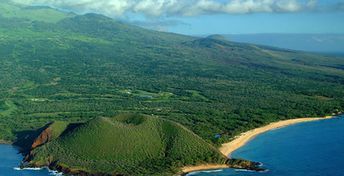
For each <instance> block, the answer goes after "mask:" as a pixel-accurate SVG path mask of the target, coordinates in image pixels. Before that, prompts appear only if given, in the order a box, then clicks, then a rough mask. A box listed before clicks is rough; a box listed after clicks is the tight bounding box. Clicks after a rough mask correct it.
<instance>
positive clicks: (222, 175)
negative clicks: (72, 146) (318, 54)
mask: <svg viewBox="0 0 344 176" xmlns="http://www.w3.org/2000/svg"><path fill="white" fill-rule="evenodd" d="M232 156H233V157H235V158H244V159H248V160H252V161H259V162H262V163H263V164H264V167H265V168H267V169H268V171H267V172H264V173H258V172H250V171H243V170H235V169H221V170H211V171H202V172H195V173H191V174H189V175H190V176H191V175H192V176H344V167H343V165H344V118H335V119H329V120H323V121H315V122H306V123H301V124H296V125H292V126H288V127H285V128H280V129H276V130H272V131H269V132H267V133H264V134H261V135H259V136H257V137H256V138H255V139H253V140H251V141H250V142H249V143H247V145H245V146H244V147H242V148H240V149H238V150H237V151H235V152H234V153H233V155H232ZM22 158H23V157H22V155H20V154H18V150H17V149H16V148H14V147H13V146H11V145H0V176H48V175H58V174H57V173H54V172H51V171H49V170H47V169H41V170H20V169H19V168H18V166H19V164H20V161H21V160H22Z"/></svg>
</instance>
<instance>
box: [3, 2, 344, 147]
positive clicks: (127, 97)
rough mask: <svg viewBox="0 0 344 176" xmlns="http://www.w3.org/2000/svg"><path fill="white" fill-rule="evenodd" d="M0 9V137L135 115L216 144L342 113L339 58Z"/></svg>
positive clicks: (100, 19) (342, 63)
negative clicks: (271, 126)
mask: <svg viewBox="0 0 344 176" xmlns="http://www.w3.org/2000/svg"><path fill="white" fill-rule="evenodd" d="M23 8H24V9H28V10H23ZM0 9H1V10H0V83H1V84H0V92H1V93H0V106H1V108H0V114H1V115H0V138H2V139H6V140H12V141H13V140H14V139H15V138H16V136H18V134H21V133H23V132H25V131H30V130H33V129H37V128H39V127H42V126H44V125H45V124H47V123H49V122H52V121H64V122H68V123H77V122H86V121H88V120H90V119H92V118H94V117H100V116H103V117H113V116H115V115H116V114H119V113H123V112H134V113H140V114H148V115H151V114H154V115H157V116H159V117H161V118H164V119H169V120H172V121H175V122H178V123H180V124H182V125H184V126H186V127H187V128H188V129H190V130H192V131H193V132H194V133H196V134H197V135H199V136H201V137H202V138H203V139H205V140H206V141H207V142H212V143H213V144H215V145H218V144H221V143H222V142H225V141H228V140H230V138H231V137H233V136H234V135H236V134H238V133H240V132H243V131H246V130H249V129H252V128H255V127H258V126H262V125H264V124H267V123H270V122H273V121H277V120H282V119H290V118H297V117H312V116H323V115H328V114H332V113H334V112H338V111H343V109H344V59H343V58H338V57H337V58H334V57H330V56H324V55H316V54H312V53H304V52H296V51H288V50H282V49H276V48H270V47H264V46H255V45H249V44H240V43H235V42H230V41H225V40H223V38H222V37H219V36H211V37H208V38H196V37H189V36H183V35H178V34H172V33H164V32H156V31H151V30H146V29H142V28H139V27H136V26H132V25H128V24H125V23H123V22H118V21H114V20H113V19H110V18H106V17H104V16H100V15H96V14H86V15H72V14H66V13H63V12H58V11H55V10H53V9H49V11H50V13H47V14H48V15H33V14H41V13H44V14H45V11H46V10H47V8H43V7H35V8H32V7H30V8H27V7H19V6H16V5H13V4H8V3H0ZM3 9H5V10H3ZM42 9H45V10H43V11H44V12H42ZM19 12H20V13H19ZM49 14H50V15H49ZM56 14H59V15H56ZM38 17H39V19H38ZM125 90H130V92H131V93H126V92H125ZM6 102H7V103H6ZM216 134H221V138H215V135H216Z"/></svg>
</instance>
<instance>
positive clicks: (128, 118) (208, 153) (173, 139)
mask: <svg viewBox="0 0 344 176" xmlns="http://www.w3.org/2000/svg"><path fill="white" fill-rule="evenodd" d="M54 127H58V129H57V131H60V130H59V129H60V127H59V126H56V125H55V126H54ZM52 129H54V128H52ZM32 156H33V158H32V160H31V162H30V164H33V165H38V166H42V165H46V164H47V163H49V164H50V166H51V167H53V168H60V167H63V168H69V169H70V170H71V172H72V173H79V172H81V171H84V172H88V173H104V174H113V175H116V174H123V175H156V174H157V175H165V174H166V175H171V174H172V173H176V172H178V171H179V169H180V167H181V166H185V165H195V164H201V163H221V164H223V163H225V162H226V160H227V159H226V157H225V156H223V155H222V154H220V153H219V152H218V151H217V149H215V148H214V147H213V146H211V145H210V144H208V143H206V142H205V141H204V140H203V139H201V138H200V137H198V136H197V135H195V134H194V133H192V132H191V131H189V130H187V129H185V128H184V127H182V126H181V125H179V124H177V123H174V122H171V121H168V120H163V119H159V118H156V117H150V116H142V115H132V114H131V115H130V114H129V115H128V114H126V115H119V116H116V117H114V118H96V119H93V120H91V121H89V122H87V123H85V124H82V125H80V126H78V127H77V128H75V129H73V130H69V131H68V130H67V132H64V133H63V134H62V135H60V136H59V137H58V138H57V139H55V140H53V141H51V142H50V143H47V144H46V145H43V146H41V147H39V148H36V149H35V150H34V151H33V152H32Z"/></svg>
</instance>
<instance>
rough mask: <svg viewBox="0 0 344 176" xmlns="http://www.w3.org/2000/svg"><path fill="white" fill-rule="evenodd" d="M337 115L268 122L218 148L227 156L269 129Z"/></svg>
mask: <svg viewBox="0 0 344 176" xmlns="http://www.w3.org/2000/svg"><path fill="white" fill-rule="evenodd" d="M336 116H337V115H333V116H325V117H317V118H313V117H307V118H297V119H289V120H282V121H278V122H273V123H270V124H268V125H266V126H263V127H259V128H255V129H253V130H250V131H247V132H244V133H242V134H240V135H238V136H236V137H235V138H234V139H233V140H232V141H231V142H228V143H224V144H222V145H221V147H220V148H219V150H220V152H221V153H222V154H224V155H226V156H228V157H229V158H231V157H230V155H231V154H232V153H233V152H234V151H236V150H237V149H239V148H241V147H243V146H244V145H245V144H247V142H249V141H250V140H252V139H253V138H255V137H256V136H258V135H260V134H262V133H265V132H268V131H270V130H274V129H278V128H283V127H287V126H290V125H294V124H298V123H304V122H312V121H318V120H326V119H331V118H334V117H336Z"/></svg>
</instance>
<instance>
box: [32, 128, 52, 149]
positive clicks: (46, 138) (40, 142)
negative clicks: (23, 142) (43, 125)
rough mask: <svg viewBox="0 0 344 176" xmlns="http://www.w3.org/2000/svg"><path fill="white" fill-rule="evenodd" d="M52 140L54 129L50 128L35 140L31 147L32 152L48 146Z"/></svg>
mask: <svg viewBox="0 0 344 176" xmlns="http://www.w3.org/2000/svg"><path fill="white" fill-rule="evenodd" d="M51 139H52V129H51V127H48V128H47V129H45V130H44V131H43V132H42V133H41V134H40V135H39V136H38V137H37V138H36V139H35V140H34V142H33V144H32V145H31V150H32V149H35V148H37V147H39V146H41V145H44V144H46V143H47V142H49V141H51Z"/></svg>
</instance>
